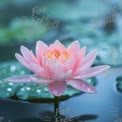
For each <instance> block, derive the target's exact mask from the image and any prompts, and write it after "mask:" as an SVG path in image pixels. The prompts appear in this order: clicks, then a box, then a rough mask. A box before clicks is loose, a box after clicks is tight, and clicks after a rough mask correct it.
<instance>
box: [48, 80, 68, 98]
mask: <svg viewBox="0 0 122 122" xmlns="http://www.w3.org/2000/svg"><path fill="white" fill-rule="evenodd" d="M47 87H48V90H49V92H50V93H51V94H53V95H54V96H61V95H62V94H63V93H64V91H65V89H66V82H54V83H51V84H48V85H47Z"/></svg>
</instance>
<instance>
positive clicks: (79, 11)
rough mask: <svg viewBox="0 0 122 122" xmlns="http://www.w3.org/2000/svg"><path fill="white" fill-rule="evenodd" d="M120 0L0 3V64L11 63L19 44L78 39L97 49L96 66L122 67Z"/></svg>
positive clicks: (20, 0)
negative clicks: (9, 61) (7, 61)
mask: <svg viewBox="0 0 122 122" xmlns="http://www.w3.org/2000/svg"><path fill="white" fill-rule="evenodd" d="M121 32H122V1H121V0H92V1H90V0H62V1H60V0H51V1H49V0H26V1H25V0H12V1H10V0H1V1H0V62H3V61H6V60H13V59H15V58H14V53H15V52H18V51H19V47H20V45H25V46H27V47H28V48H29V49H34V46H35V42H36V41H37V40H42V41H44V42H46V43H47V44H50V43H52V42H54V41H55V40H56V39H58V40H60V41H61V42H62V43H63V44H65V45H66V46H67V45H69V44H70V43H71V42H72V41H74V40H79V42H80V44H81V47H82V46H84V45H86V46H87V52H89V51H91V50H93V49H95V48H97V49H98V55H97V58H96V61H95V64H96V65H97V64H110V65H115V66H118V65H122V61H121V60H122V42H121V40H122V35H121Z"/></svg>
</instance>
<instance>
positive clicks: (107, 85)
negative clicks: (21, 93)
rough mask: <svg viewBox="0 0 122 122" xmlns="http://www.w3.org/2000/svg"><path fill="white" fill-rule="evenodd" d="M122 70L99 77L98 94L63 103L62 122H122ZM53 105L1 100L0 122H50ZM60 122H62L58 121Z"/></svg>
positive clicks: (61, 107) (71, 99) (61, 110)
mask: <svg viewBox="0 0 122 122" xmlns="http://www.w3.org/2000/svg"><path fill="white" fill-rule="evenodd" d="M119 76H122V67H118V68H117V67H116V68H112V69H111V70H109V71H107V72H105V73H103V74H101V75H99V76H97V77H96V78H97V81H98V83H97V85H96V89H97V93H96V94H86V93H85V94H81V95H79V96H77V97H72V98H70V99H68V100H65V101H62V102H60V113H61V120H62V122H122V93H120V92H119V91H117V88H116V83H117V82H116V79H117V78H118V77H119ZM52 117H53V104H52V103H50V104H46V103H41V104H37V103H29V102H20V101H13V100H2V99H1V100H0V122H43V121H44V122H49V121H51V118H52ZM57 122H58V121H57Z"/></svg>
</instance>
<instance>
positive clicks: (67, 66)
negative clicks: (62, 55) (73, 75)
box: [63, 56, 75, 72]
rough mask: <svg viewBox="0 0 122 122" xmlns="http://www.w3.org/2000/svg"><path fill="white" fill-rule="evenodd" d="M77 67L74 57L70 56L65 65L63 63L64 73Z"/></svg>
mask: <svg viewBox="0 0 122 122" xmlns="http://www.w3.org/2000/svg"><path fill="white" fill-rule="evenodd" d="M74 65H75V59H74V57H73V56H70V57H69V58H68V59H67V60H66V61H65V62H64V63H63V68H64V71H65V72H66V71H68V70H69V69H73V67H74Z"/></svg>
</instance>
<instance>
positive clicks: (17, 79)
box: [5, 75, 33, 83]
mask: <svg viewBox="0 0 122 122" xmlns="http://www.w3.org/2000/svg"><path fill="white" fill-rule="evenodd" d="M31 77H32V76H31V75H25V76H15V77H9V78H6V79H5V80H6V81H8V82H23V83H24V82H25V83H26V82H33V81H32V80H31Z"/></svg>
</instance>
